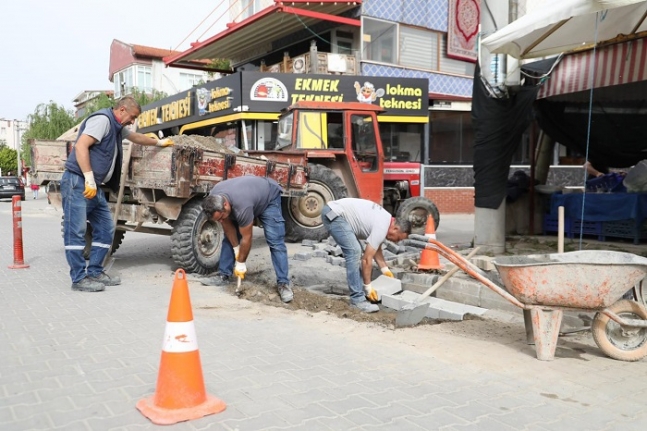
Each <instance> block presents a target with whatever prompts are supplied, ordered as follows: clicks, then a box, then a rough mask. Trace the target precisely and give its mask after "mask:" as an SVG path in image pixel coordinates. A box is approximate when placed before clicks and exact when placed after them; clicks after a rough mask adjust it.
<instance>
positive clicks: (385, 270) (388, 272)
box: [380, 266, 394, 278]
mask: <svg viewBox="0 0 647 431" xmlns="http://www.w3.org/2000/svg"><path fill="white" fill-rule="evenodd" d="M380 271H382V274H384V275H386V276H387V277H391V278H394V277H393V273H392V272H391V270H390V269H389V267H388V266H383V267H382V268H380Z"/></svg>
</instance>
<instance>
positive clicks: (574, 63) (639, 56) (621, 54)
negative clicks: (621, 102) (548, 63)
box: [537, 38, 647, 99]
mask: <svg viewBox="0 0 647 431" xmlns="http://www.w3.org/2000/svg"><path fill="white" fill-rule="evenodd" d="M594 54H595V57H594ZM591 68H593V73H592V69H591ZM646 80H647V38H642V39H635V40H631V41H627V42H623V43H618V44H615V45H609V46H605V47H602V48H598V49H597V50H596V51H595V52H594V51H593V50H590V51H585V52H581V53H577V54H571V55H566V56H565V57H564V58H563V59H562V60H561V62H560V63H559V64H558V65H557V67H556V68H555V70H554V71H553V72H552V73H551V75H550V77H549V78H548V81H547V82H546V83H545V84H544V86H543V87H542V88H541V90H540V91H539V94H538V95H537V98H538V99H542V98H545V97H551V96H558V95H562V94H569V93H577V92H579V91H585V90H589V89H591V87H593V88H603V87H611V86H614V85H621V84H630V83H634V82H640V81H646ZM636 97H641V98H643V99H644V94H643V95H638V94H637V95H636Z"/></svg>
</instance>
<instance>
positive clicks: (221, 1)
mask: <svg viewBox="0 0 647 431" xmlns="http://www.w3.org/2000/svg"><path fill="white" fill-rule="evenodd" d="M224 2H225V0H220V3H218V5H216V7H215V8H213V10H212V11H211V12H209V14H208V15H207V16H206V17H204V19H203V20H202V21H200V24H198V25H197V26H196V27H195V28H194V29H193V30H191V32H190V33H189V34H188V35H187V36H186V37H185V38H184V39H183V40H182V42H180V43H179V44H178V45H177V46H176V47H175V49H174V50H173V51H177V50H178V48H179V47H180V46H182V44H183V43H184V42H186V40H187V39H188V38H189V37H190V36H191V35H192V34H193V33H195V31H196V30H197V29H198V27H200V26H201V25H202V24H204V22H205V21H206V20H207V18H209V17H210V16H211V15H212V14H213V13H214V12H215V11H216V10H217V9H218V8H219V7H220V5H221V4H223V3H224ZM229 7H230V8H231V6H229ZM227 10H229V9H227ZM220 18H222V15H221V16H220V17H219V18H218V19H217V20H216V22H218V20H219V19H220ZM212 26H213V24H212ZM209 28H211V27H209ZM198 39H200V38H198Z"/></svg>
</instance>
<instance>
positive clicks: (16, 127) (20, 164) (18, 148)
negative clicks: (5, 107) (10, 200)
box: [13, 119, 22, 178]
mask: <svg viewBox="0 0 647 431" xmlns="http://www.w3.org/2000/svg"><path fill="white" fill-rule="evenodd" d="M19 124H20V123H19V122H18V120H15V119H14V120H13V128H14V133H15V135H16V152H17V153H18V170H17V171H16V172H18V176H19V177H21V178H22V163H21V162H20V147H21V145H22V142H21V139H20V130H18V127H19Z"/></svg>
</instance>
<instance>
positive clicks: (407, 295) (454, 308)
mask: <svg viewBox="0 0 647 431" xmlns="http://www.w3.org/2000/svg"><path fill="white" fill-rule="evenodd" d="M419 297H420V295H418V294H416V293H413V292H408V291H403V292H402V293H401V294H399V295H388V294H387V295H383V296H382V305H384V306H385V307H388V308H391V309H393V310H396V311H399V310H400V309H401V308H402V307H403V306H404V305H405V304H414V303H416V302H417V301H418V298H419ZM421 303H427V304H429V309H428V310H427V313H426V314H425V316H426V317H428V318H430V319H440V320H463V318H464V317H465V315H466V314H472V315H475V316H481V315H483V314H485V312H486V311H487V310H486V309H484V308H480V307H474V306H471V305H465V304H460V303H458V302H450V301H446V300H444V299H439V298H433V297H428V298H425V299H423V300H422V301H421Z"/></svg>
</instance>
